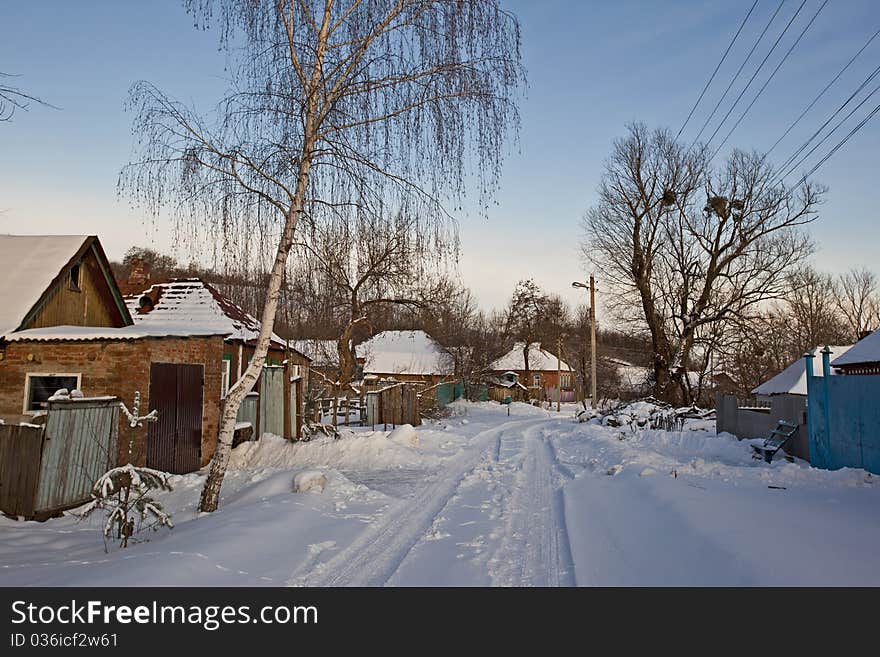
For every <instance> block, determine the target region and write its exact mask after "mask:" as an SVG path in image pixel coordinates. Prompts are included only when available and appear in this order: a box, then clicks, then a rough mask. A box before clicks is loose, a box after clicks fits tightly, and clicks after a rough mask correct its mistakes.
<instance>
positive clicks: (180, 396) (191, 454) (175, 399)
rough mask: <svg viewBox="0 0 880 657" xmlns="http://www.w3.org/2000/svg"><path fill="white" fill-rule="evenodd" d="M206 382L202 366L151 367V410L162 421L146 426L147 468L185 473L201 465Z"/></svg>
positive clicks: (172, 364)
mask: <svg viewBox="0 0 880 657" xmlns="http://www.w3.org/2000/svg"><path fill="white" fill-rule="evenodd" d="M203 382H204V367H203V366H202V365H183V364H179V363H152V364H151V365H150V410H151V411H152V410H156V411H158V413H159V418H158V421H157V422H150V423H149V424H148V425H147V426H148V427H149V428H148V430H147V467H149V468H155V469H156V470H163V471H165V472H173V473H175V474H184V473H187V472H193V471H195V470H198V469H199V467H200V466H201V454H202V386H203Z"/></svg>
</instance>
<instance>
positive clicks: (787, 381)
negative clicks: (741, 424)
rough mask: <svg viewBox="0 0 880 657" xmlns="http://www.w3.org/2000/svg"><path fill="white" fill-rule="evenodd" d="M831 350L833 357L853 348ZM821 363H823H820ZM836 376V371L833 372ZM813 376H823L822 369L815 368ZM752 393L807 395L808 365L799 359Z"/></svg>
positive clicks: (817, 348)
mask: <svg viewBox="0 0 880 657" xmlns="http://www.w3.org/2000/svg"><path fill="white" fill-rule="evenodd" d="M821 349H822V347H816V352H815V353H817V354H818V353H819V351H820V350H821ZM829 349H831V355H832V357H833V356H842V355H844V354H846V353H847V352H848V351H849V350H850V349H852V347H851V346H844V347H829ZM819 362H820V363H821V361H819ZM831 373H832V374H834V371H833V370H832V371H831ZM813 374H814V375H815V376H822V367H821V365H819V367H816V368H814V372H813ZM752 393H753V394H755V395H804V396H806V394H807V364H806V362H805V361H804V359H803V358H798V359H797V360H796V361H794V362H793V363H792V364H791V365H789V366H788V367H786V368H785V369H784V370H782V371H781V372H780V373H779V374H777V375H776V376H774V377H773V378H772V379H769V380H767V381H764V383H762V384H761V385H759V386H758V387H757V388H755V389H754V390H752Z"/></svg>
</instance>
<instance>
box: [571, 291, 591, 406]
mask: <svg viewBox="0 0 880 657" xmlns="http://www.w3.org/2000/svg"><path fill="white" fill-rule="evenodd" d="M571 286H572V287H575V288H578V287H579V288H584V289H588V290H590V379H591V381H590V406H591V407H592V408H594V409H595V408H596V279H595V278H594V277H593V275H592V274H590V284H589V285H587V284H586V283H581V282H579V281H574V282H573V283H572V284H571Z"/></svg>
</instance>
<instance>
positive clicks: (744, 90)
mask: <svg viewBox="0 0 880 657" xmlns="http://www.w3.org/2000/svg"><path fill="white" fill-rule="evenodd" d="M805 4H807V0H803V2H801V5H800V7H798V8H797V11H796V12H794V16H792V17H791V18H790V19H789V21H788V24H787V25H786V26H785V29H784V30H782V32H781V33H780V34H779V36H778V37H776V41H774V42H773V45H772V46H771V48H770V51H769V52H768V53H767V54H766V55H764V59H762V60H761V63H760V64H758V68H757V69H755V72H754V73H752V77H751V78H749V81H748V82H747V83H746V86H745V87H743V90H742V91H740V92H739V96H737V97H736V100H735V101H733V105H731V106H730V109H729V110H727V114H725V115H724V118H723V119H721V123H719V124H718V127H716V128H715V132H713V133H712V136H711V137H709V141H707V142H706V143H707V144H711V143H712V140H713V139H715V135H717V134H718V131H719V130H721V127H722V126H723V125H724V123H725V122H726V121H727V119H728V117H729V116H730V115H731V114H732V113H733V110H734V109H736V106H737V105H738V104H739V101H740V100H741V99H742V97H743V96H744V95H745V93H746V91H748V89H749V87H750V86H752V82H754V81H755V78H756V77H758V73H760V72H761V69H762V68H764V64H766V63H767V60H768V59H770V55H772V54H773V51H774V50H776V46H778V45H779V42H780V41H781V40H782V37H784V36H785V33H786V32H788V28H790V27H791V24H792V23H794V20H795V19H796V18H797V17H798V14H800V13H801V9H803V8H804V5H805Z"/></svg>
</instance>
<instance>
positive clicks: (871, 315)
mask: <svg viewBox="0 0 880 657" xmlns="http://www.w3.org/2000/svg"><path fill="white" fill-rule="evenodd" d="M835 291H836V293H837V307H838V309H839V310H840V313H841V315H842V316H843V319H844V321H846V324H847V327H848V331H849V339H850V340H860V339H861V337H862V335H863V334H864V333H865V332H866V331H872V330H875V329H877V328H878V327H880V294H878V282H877V274H875V273H874V272H873V271H871V270H870V269H868V268H867V267H861V268H855V269H851V270H850V271H848V272H846V273H845V274H841V275H840V277H839V278H838V280H837V283H836V285H835Z"/></svg>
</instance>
